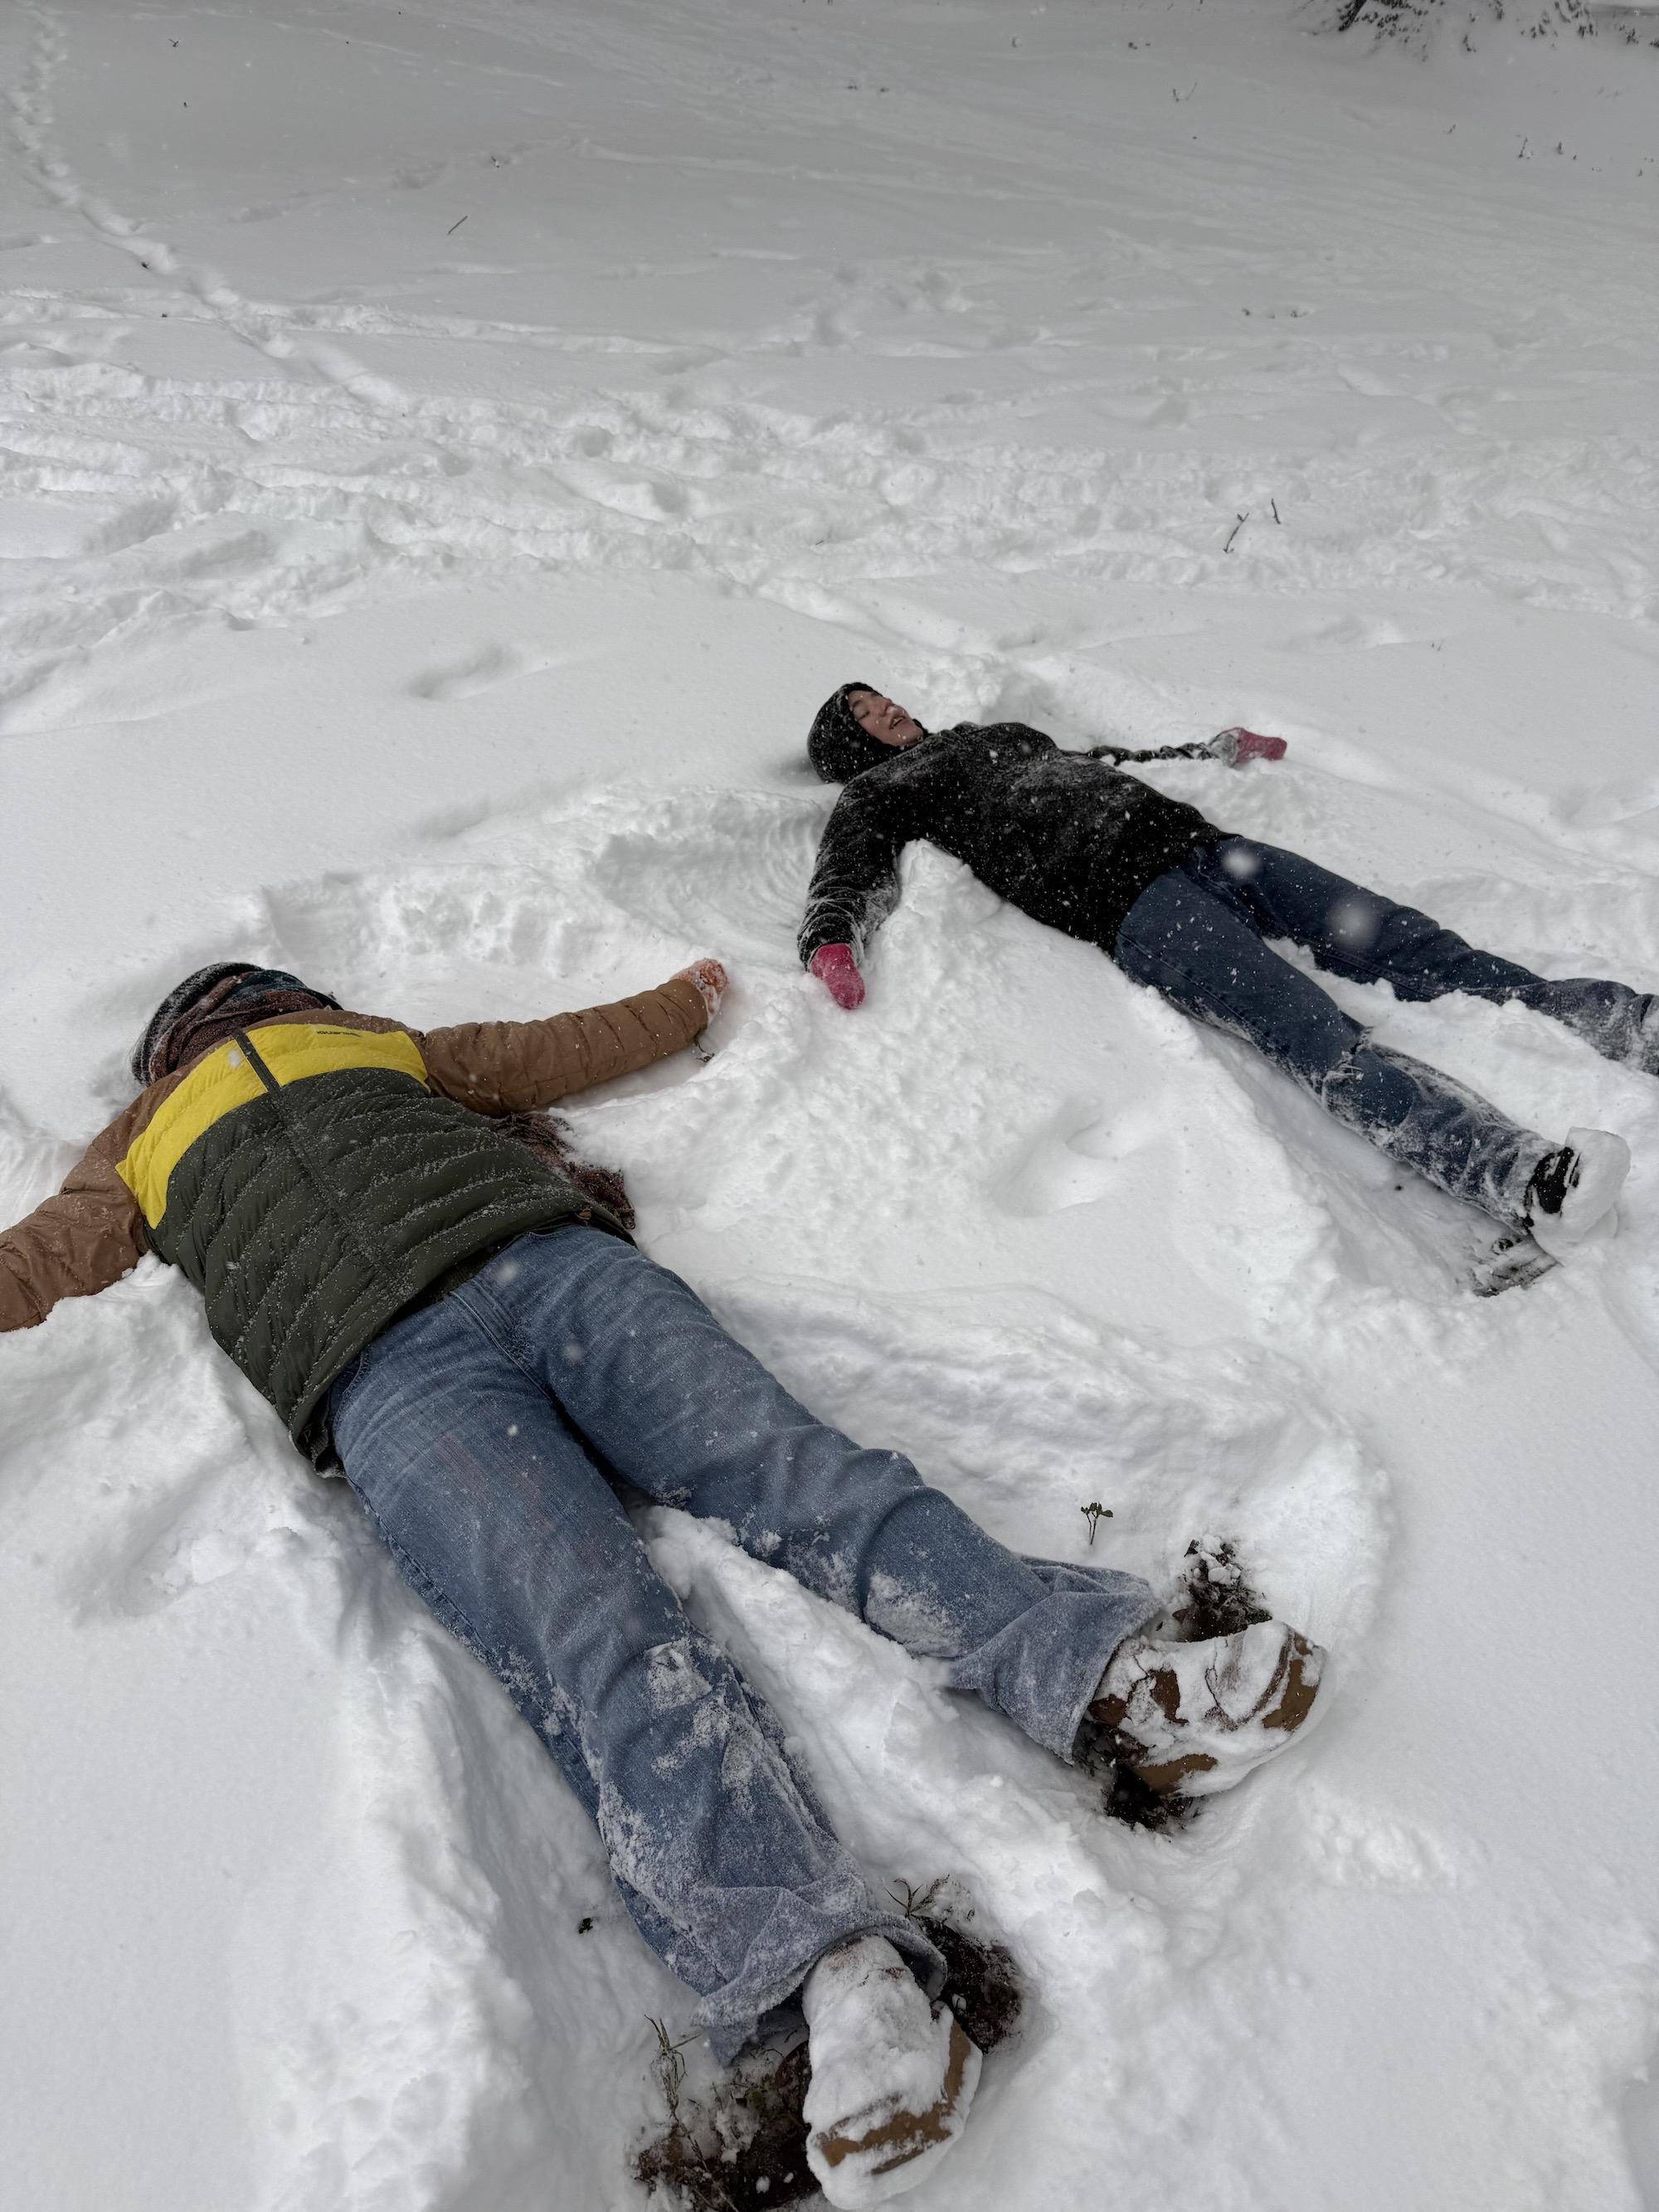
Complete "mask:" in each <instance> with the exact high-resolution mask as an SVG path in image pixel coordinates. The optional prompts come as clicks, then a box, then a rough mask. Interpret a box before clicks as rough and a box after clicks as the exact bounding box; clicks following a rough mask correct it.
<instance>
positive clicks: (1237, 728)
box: [1210, 722, 1285, 768]
mask: <svg viewBox="0 0 1659 2212" xmlns="http://www.w3.org/2000/svg"><path fill="white" fill-rule="evenodd" d="M1210 750H1211V751H1212V753H1213V754H1214V755H1215V757H1216V758H1217V759H1218V760H1225V762H1226V763H1227V765H1228V767H1229V768H1243V765H1244V763H1245V762H1246V761H1253V760H1283V759H1284V757H1285V740H1284V738H1264V737H1263V736H1262V734H1261V732H1260V730H1247V729H1246V728H1245V727H1244V726H1243V723H1240V722H1235V723H1234V725H1233V726H1232V727H1231V729H1230V730H1222V731H1220V732H1218V734H1217V735H1216V736H1214V737H1213V738H1211V740H1210Z"/></svg>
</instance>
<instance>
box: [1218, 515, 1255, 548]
mask: <svg viewBox="0 0 1659 2212" xmlns="http://www.w3.org/2000/svg"><path fill="white" fill-rule="evenodd" d="M1249 519H1250V510H1249V507H1246V508H1245V510H1244V512H1243V514H1241V515H1240V516H1239V518H1238V520H1237V522H1236V523H1234V525H1233V526H1232V528H1231V530H1230V531H1229V532H1227V542H1226V544H1225V545H1224V546H1223V547H1222V549H1221V550H1222V551H1223V552H1224V553H1231V551H1232V550H1233V540H1234V538H1237V535H1238V533H1239V532H1240V531H1241V530H1243V527H1244V526H1245V524H1246V523H1247V522H1248V521H1249Z"/></svg>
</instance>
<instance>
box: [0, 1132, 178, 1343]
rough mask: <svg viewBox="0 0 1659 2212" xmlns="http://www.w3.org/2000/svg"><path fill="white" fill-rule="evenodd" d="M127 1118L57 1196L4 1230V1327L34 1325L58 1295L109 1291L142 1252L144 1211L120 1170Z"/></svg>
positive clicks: (0, 1316)
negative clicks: (120, 1156) (123, 1180)
mask: <svg viewBox="0 0 1659 2212" xmlns="http://www.w3.org/2000/svg"><path fill="white" fill-rule="evenodd" d="M130 1119H131V1116H130V1115H124V1116H123V1117H122V1120H121V1121H118V1122H116V1123H115V1124H114V1125H113V1127H112V1128H109V1129H106V1131H105V1132H104V1133H103V1135H102V1136H101V1137H100V1138H99V1139H97V1141H96V1142H95V1143H94V1145H92V1146H90V1147H89V1148H88V1151H87V1152H86V1153H85V1154H84V1156H83V1157H82V1159H81V1160H80V1161H79V1162H78V1163H77V1164H76V1166H75V1167H74V1168H73V1169H71V1170H70V1174H69V1175H68V1176H67V1177H66V1178H65V1180H64V1186H63V1188H62V1189H61V1190H59V1191H58V1193H57V1194H56V1195H55V1196H54V1197H52V1198H48V1199H46V1200H43V1201H42V1203H41V1204H40V1205H39V1206H36V1207H35V1209H34V1211H33V1213H31V1214H29V1215H28V1216H27V1218H25V1219H24V1220H22V1221H20V1222H18V1223H17V1225H15V1228H11V1229H8V1230H4V1231H0V1329H9V1328H34V1326H35V1325H36V1323H37V1322H43V1321H44V1320H45V1319H46V1316H47V1315H48V1314H49V1313H50V1312H51V1311H52V1308H53V1307H54V1306H55V1305H56V1304H58V1300H59V1299H60V1298H84V1297H91V1296H92V1294H93V1293H94V1291H106V1290H107V1289H108V1288H109V1286H110V1285H111V1284H112V1283H118V1282H119V1281H120V1279H121V1278H122V1276H123V1275H125V1274H126V1273H128V1272H129V1271H130V1270H131V1268H133V1267H137V1264H138V1261H139V1260H140V1259H141V1258H142V1257H143V1253H144V1250H145V1245H144V1224H143V1215H142V1214H141V1213H140V1212H139V1211H138V1201H137V1199H136V1198H134V1196H133V1194H132V1193H131V1191H130V1190H129V1189H128V1188H127V1187H126V1185H125V1183H124V1182H122V1180H121V1178H120V1176H118V1174H117V1173H116V1170H115V1162H116V1160H117V1158H118V1157H119V1155H120V1153H122V1152H125V1150H126V1144H125V1134H124V1131H125V1123H126V1122H127V1121H129V1120H130Z"/></svg>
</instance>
